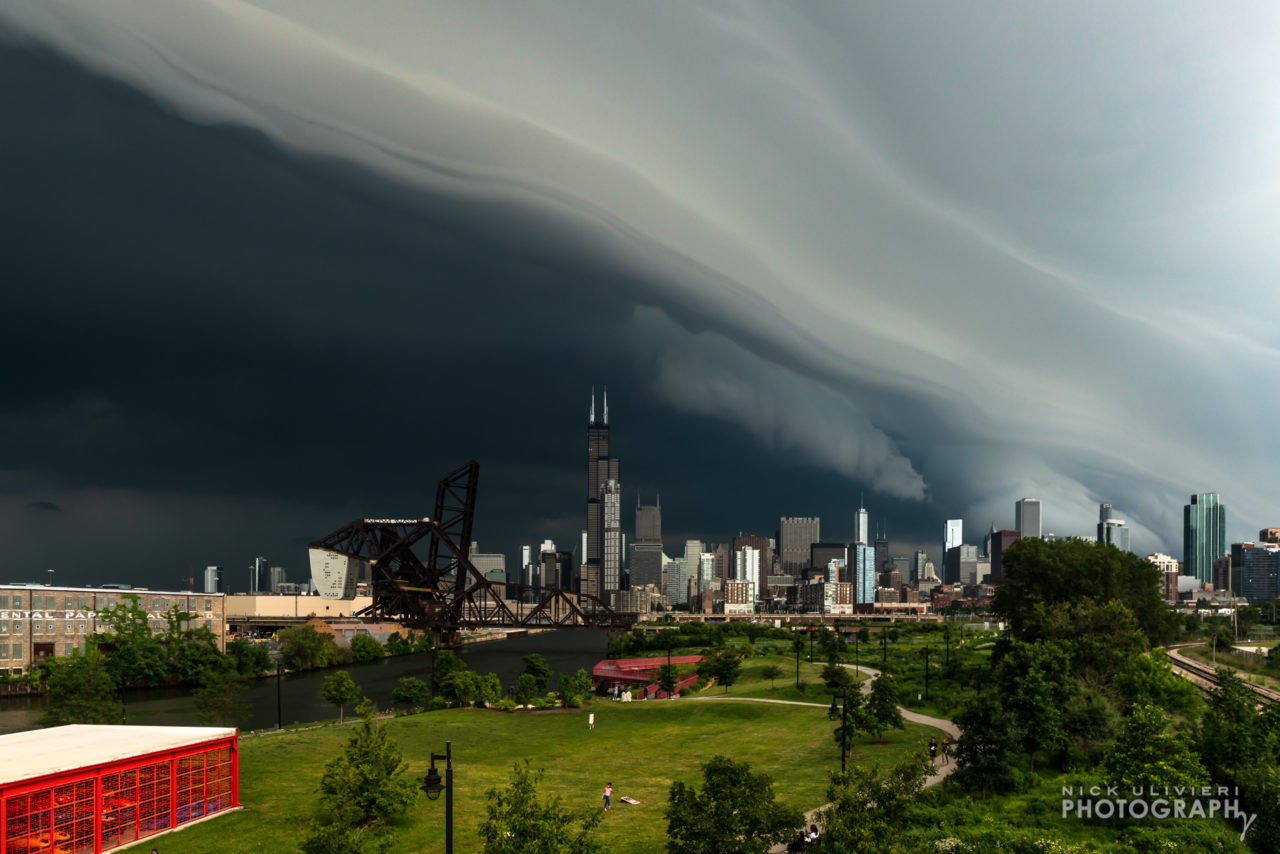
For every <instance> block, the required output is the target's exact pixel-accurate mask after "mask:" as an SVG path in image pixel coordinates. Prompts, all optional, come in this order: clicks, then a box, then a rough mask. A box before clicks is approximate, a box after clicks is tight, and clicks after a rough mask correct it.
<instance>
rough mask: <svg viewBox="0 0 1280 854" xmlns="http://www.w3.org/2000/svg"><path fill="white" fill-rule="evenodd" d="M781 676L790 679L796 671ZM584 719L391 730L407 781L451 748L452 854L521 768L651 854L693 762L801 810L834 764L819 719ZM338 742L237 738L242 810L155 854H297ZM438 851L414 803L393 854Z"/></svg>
mask: <svg viewBox="0 0 1280 854" xmlns="http://www.w3.org/2000/svg"><path fill="white" fill-rule="evenodd" d="M792 667H793V668H794V662H793V664H792ZM792 674H793V678H794V669H793V670H792ZM744 684H750V683H749V682H747V683H744ZM765 684H766V686H767V682H766V683H765ZM766 690H768V689H767V687H766ZM792 690H794V688H793V689H792ZM590 711H593V712H594V713H595V716H596V728H595V729H594V730H591V731H588V729H587V710H583V709H579V710H572V711H570V712H557V713H532V714H531V713H517V714H506V713H501V712H490V711H484V710H479V709H458V710H449V711H441V712H431V713H426V714H420V715H413V716H409V717H403V718H397V719H395V720H393V721H392V722H391V732H392V735H393V736H394V737H395V738H396V739H397V740H398V741H399V743H400V746H401V747H402V748H403V750H404V754H405V758H406V759H407V760H408V761H409V763H410V769H411V771H412V772H413V774H415V775H416V776H421V775H422V774H424V773H425V772H426V769H427V764H428V763H427V761H426V757H427V754H428V752H429V751H433V750H434V751H437V752H443V750H444V743H445V741H446V740H448V741H452V743H453V758H454V782H455V785H456V787H457V788H456V792H457V794H456V796H455V798H456V800H455V804H454V810H455V815H454V820H455V832H454V845H455V849H456V850H457V851H458V852H474V851H478V850H479V847H480V840H479V837H478V836H477V833H476V827H477V826H478V825H479V823H480V821H481V820H482V818H483V816H484V805H485V798H484V793H485V790H486V789H488V788H490V787H493V786H501V785H505V784H506V782H507V780H508V778H509V776H510V770H511V766H512V763H513V762H515V761H517V760H523V759H525V758H527V759H529V760H530V761H531V763H532V764H533V766H534V767H535V768H543V769H545V771H546V777H545V778H544V780H543V782H542V786H541V789H540V792H541V793H543V794H559V795H560V796H561V797H562V798H563V799H564V801H565V803H566V804H568V805H569V806H570V807H571V808H573V809H575V810H582V811H586V810H595V809H599V808H600V806H601V801H600V792H601V790H602V789H603V788H604V784H605V783H607V782H612V783H613V786H614V791H615V798H614V804H615V805H614V808H613V809H612V810H611V811H610V812H609V814H608V816H606V818H605V821H604V823H603V824H602V826H601V829H600V838H601V840H602V841H603V842H604V844H605V846H606V850H608V851H611V852H645V851H660V850H662V848H663V845H664V837H665V821H664V819H663V815H662V807H663V804H664V803H665V800H666V793H667V790H668V788H669V787H670V785H671V783H672V781H673V780H675V779H682V780H685V781H687V782H696V781H697V779H698V773H699V772H698V766H699V764H700V763H702V762H705V761H706V760H707V759H709V758H710V757H712V756H713V755H716V754H724V755H727V756H730V757H732V758H734V759H736V760H738V761H745V762H748V763H750V764H751V767H752V769H753V770H755V771H764V772H766V773H768V774H770V775H771V776H772V777H773V778H774V781H775V788H776V791H777V792H778V795H779V797H780V799H781V800H783V801H785V802H786V803H789V804H792V805H794V806H796V807H800V808H803V809H808V808H812V807H815V806H818V805H820V804H821V803H822V801H823V789H824V786H825V781H826V775H827V772H828V771H830V770H832V769H834V768H836V767H837V766H838V763H839V755H838V754H839V750H838V748H837V747H836V745H835V744H834V742H833V740H832V737H831V733H832V730H833V725H832V723H831V722H830V721H829V720H828V719H827V716H826V711H825V710H824V709H820V708H812V707H804V706H789V705H776V704H767V703H748V702H743V703H736V702H696V701H689V700H651V701H647V702H636V703H627V704H623V703H613V702H609V701H597V702H596V703H594V704H593V705H592V706H591V708H590ZM350 732H351V728H350V727H338V726H332V727H324V728H320V729H314V730H306V731H301V732H290V733H280V734H270V735H264V736H255V737H245V738H242V739H241V741H240V801H241V803H242V804H243V806H244V809H243V810H241V811H239V812H236V813H233V814H230V815H226V816H220V817H217V818H214V819H211V820H209V821H206V822H203V823H201V824H197V825H194V826H192V827H190V828H187V829H186V830H182V831H179V835H178V836H175V837H173V838H172V839H167V838H166V839H163V840H161V841H159V843H158V847H159V848H160V849H161V850H181V851H183V852H184V854H224V852H227V851H235V852H237V854H282V852H292V851H296V850H297V844H298V841H299V839H300V838H301V836H302V834H303V833H304V832H305V826H306V822H307V819H308V817H309V816H310V813H311V809H312V806H311V805H312V803H313V801H314V792H315V788H316V785H317V782H318V781H319V778H320V775H321V772H322V768H323V765H324V763H325V761H326V760H328V759H329V758H331V757H333V756H335V755H337V754H338V752H339V751H340V749H341V746H342V745H343V744H344V743H345V741H346V739H347V737H348V734H349V733H350ZM933 733H934V731H933V730H929V729H927V728H924V727H917V726H909V727H908V729H907V730H906V731H905V732H903V731H897V730H895V731H892V732H891V733H890V734H889V735H888V736H887V739H888V742H887V743H886V744H870V743H866V742H860V743H857V744H856V745H855V747H854V749H853V752H854V753H855V754H857V755H860V756H864V757H865V760H863V761H867V762H874V761H881V762H892V761H894V760H896V759H897V758H898V757H900V756H901V755H903V754H904V753H905V752H906V751H909V750H915V749H920V748H921V747H922V746H923V745H924V744H925V743H926V742H927V741H928V738H929V736H930V735H931V734H933ZM622 795H629V796H631V797H633V798H636V799H638V800H642V801H646V802H647V805H645V806H635V807H632V806H627V805H625V804H622V803H621V802H620V801H618V797H620V796H622ZM443 839H444V799H443V797H441V799H440V800H439V801H436V802H431V801H428V800H427V799H426V798H425V797H421V798H419V800H418V802H417V804H416V805H415V806H414V808H413V809H412V810H411V812H410V815H409V816H408V817H407V818H406V819H405V820H404V821H403V822H402V823H401V825H400V826H399V827H398V828H397V841H396V844H395V845H394V847H393V848H392V849H391V854H408V853H409V852H433V854H434V852H439V851H443V850H444V843H443ZM152 844H153V843H152V842H151V841H145V842H143V843H140V844H139V845H135V846H133V847H132V848H131V849H128V850H132V851H135V852H136V851H148V850H150V848H151V846H152Z"/></svg>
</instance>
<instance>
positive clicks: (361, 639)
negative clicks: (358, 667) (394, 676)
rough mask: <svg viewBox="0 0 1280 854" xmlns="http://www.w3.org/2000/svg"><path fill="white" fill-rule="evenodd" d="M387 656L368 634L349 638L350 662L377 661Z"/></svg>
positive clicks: (385, 651)
mask: <svg viewBox="0 0 1280 854" xmlns="http://www.w3.org/2000/svg"><path fill="white" fill-rule="evenodd" d="M386 654H387V650H386V648H385V647H383V646H382V644H380V643H378V639H377V638H375V637H374V636H373V635H369V634H357V635H352V637H351V660H352V661H355V662H366V661H378V660H379V659H381V658H383V657H384V656H385V655H386Z"/></svg>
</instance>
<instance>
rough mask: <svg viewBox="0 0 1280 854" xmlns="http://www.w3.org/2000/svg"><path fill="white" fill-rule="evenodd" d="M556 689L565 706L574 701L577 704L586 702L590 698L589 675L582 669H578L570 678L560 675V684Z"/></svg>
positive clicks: (566, 675)
mask: <svg viewBox="0 0 1280 854" xmlns="http://www.w3.org/2000/svg"><path fill="white" fill-rule="evenodd" d="M556 688H557V690H558V691H559V692H560V699H562V700H564V702H565V705H566V706H567V705H570V704H572V703H574V702H575V701H576V703H579V704H580V703H583V702H586V700H587V698H588V697H590V696H591V675H590V674H589V673H587V671H586V670H585V669H584V668H578V672H577V673H575V674H573V675H572V676H569V675H568V674H563V675H561V677H560V683H559V685H557V686H556Z"/></svg>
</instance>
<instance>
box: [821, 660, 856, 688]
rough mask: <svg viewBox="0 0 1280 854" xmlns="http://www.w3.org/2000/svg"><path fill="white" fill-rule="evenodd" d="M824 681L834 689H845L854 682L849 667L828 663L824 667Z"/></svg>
mask: <svg viewBox="0 0 1280 854" xmlns="http://www.w3.org/2000/svg"><path fill="white" fill-rule="evenodd" d="M822 682H823V684H824V685H826V686H827V687H828V688H830V689H831V690H832V691H843V690H844V689H845V688H848V687H849V686H850V685H852V684H853V674H852V673H850V672H849V668H847V667H841V666H840V665H839V664H827V665H825V666H824V667H823V668H822Z"/></svg>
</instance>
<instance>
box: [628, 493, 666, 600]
mask: <svg viewBox="0 0 1280 854" xmlns="http://www.w3.org/2000/svg"><path fill="white" fill-rule="evenodd" d="M644 584H652V585H653V586H654V587H661V586H662V503H661V501H659V502H658V503H657V504H654V505H652V506H645V505H641V504H637V505H636V538H635V541H634V542H633V543H632V544H631V586H632V587H640V586H641V585H644Z"/></svg>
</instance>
